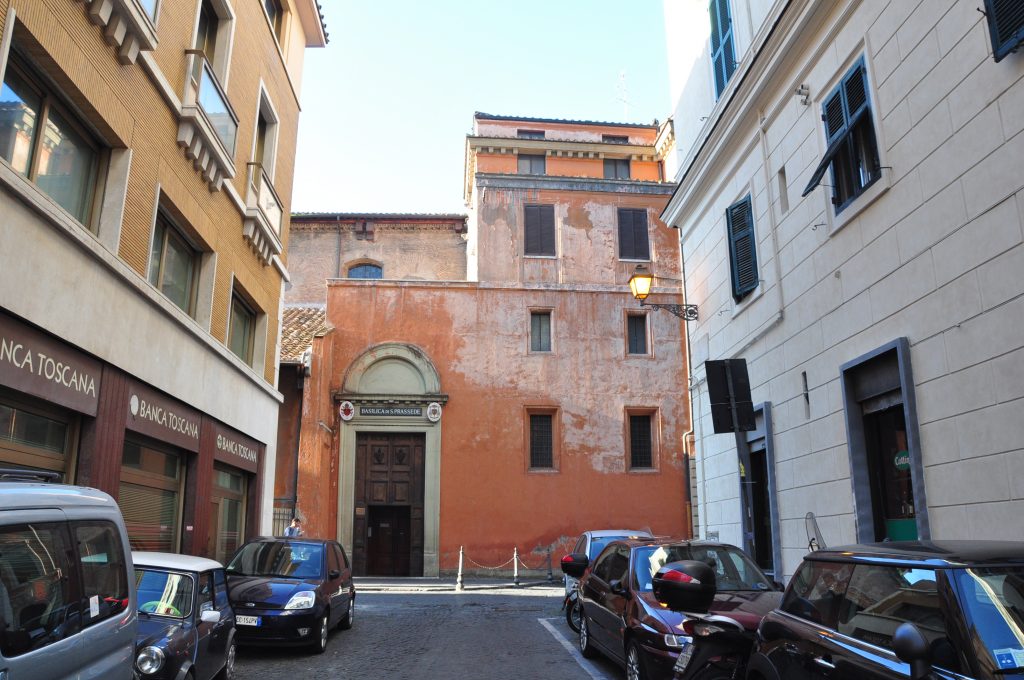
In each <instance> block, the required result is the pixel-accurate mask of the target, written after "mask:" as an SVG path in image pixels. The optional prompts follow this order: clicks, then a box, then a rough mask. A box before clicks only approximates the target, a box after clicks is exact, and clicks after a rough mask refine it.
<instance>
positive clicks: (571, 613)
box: [562, 529, 651, 633]
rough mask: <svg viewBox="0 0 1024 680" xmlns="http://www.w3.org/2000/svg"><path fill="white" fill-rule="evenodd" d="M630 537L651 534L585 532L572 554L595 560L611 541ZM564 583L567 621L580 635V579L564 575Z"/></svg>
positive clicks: (641, 536)
mask: <svg viewBox="0 0 1024 680" xmlns="http://www.w3.org/2000/svg"><path fill="white" fill-rule="evenodd" d="M630 537H634V538H651V534H650V532H648V531H644V530H641V529H636V530H634V529H603V530H600V531H584V532H583V533H582V534H580V537H579V538H578V539H576V545H575V546H574V547H573V549H572V552H573V553H574V554H584V555H586V556H587V557H588V558H590V559H591V560H593V559H594V558H595V557H597V556H598V554H600V552H601V551H602V550H604V547H605V546H606V545H608V544H609V543H610V542H611V541H614V540H616V539H619V538H630ZM562 582H563V585H564V586H565V599H564V600H563V601H562V609H564V610H565V620H566V622H567V623H568V624H569V627H570V628H572V629H573V632H576V633H578V632H580V608H579V606H578V605H579V599H578V597H577V595H576V584H577V583H579V579H577V578H575V577H572V576H569V574H563V575H562Z"/></svg>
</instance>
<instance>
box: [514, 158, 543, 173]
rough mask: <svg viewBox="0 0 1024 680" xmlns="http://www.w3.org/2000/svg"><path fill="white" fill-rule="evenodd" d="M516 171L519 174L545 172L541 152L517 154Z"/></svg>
mask: <svg viewBox="0 0 1024 680" xmlns="http://www.w3.org/2000/svg"><path fill="white" fill-rule="evenodd" d="M518 171H519V174H520V175H543V174H546V172H547V171H546V169H545V157H544V155H542V154H525V153H521V154H519V166H518Z"/></svg>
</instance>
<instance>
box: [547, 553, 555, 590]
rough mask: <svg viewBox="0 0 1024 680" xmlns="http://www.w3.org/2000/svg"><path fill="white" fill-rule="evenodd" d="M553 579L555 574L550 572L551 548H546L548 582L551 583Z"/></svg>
mask: <svg viewBox="0 0 1024 680" xmlns="http://www.w3.org/2000/svg"><path fill="white" fill-rule="evenodd" d="M554 580H555V576H554V574H552V573H551V548H548V583H553V582H554Z"/></svg>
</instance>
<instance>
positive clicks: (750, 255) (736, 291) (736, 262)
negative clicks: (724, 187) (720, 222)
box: [725, 195, 758, 302]
mask: <svg viewBox="0 0 1024 680" xmlns="http://www.w3.org/2000/svg"><path fill="white" fill-rule="evenodd" d="M725 218H726V226H727V229H728V231H729V265H730V267H731V269H732V296H733V297H734V298H735V299H736V301H737V302H738V301H739V300H742V299H743V298H744V297H746V296H747V294H748V293H750V291H752V290H754V289H755V288H757V283H758V274H757V238H756V236H755V235H754V216H753V212H752V210H751V205H750V196H749V195H748V196H747V197H746V198H744V199H743V200H741V201H737V202H736V203H733V204H732V205H730V206H729V208H728V210H726V211H725Z"/></svg>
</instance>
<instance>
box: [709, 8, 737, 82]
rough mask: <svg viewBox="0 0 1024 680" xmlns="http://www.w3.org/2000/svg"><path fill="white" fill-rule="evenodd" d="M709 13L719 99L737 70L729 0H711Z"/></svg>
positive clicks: (713, 64) (713, 62) (713, 66)
mask: <svg viewBox="0 0 1024 680" xmlns="http://www.w3.org/2000/svg"><path fill="white" fill-rule="evenodd" d="M708 14H710V15H711V66H712V68H713V69H714V71H715V77H714V80H715V99H718V98H719V97H721V96H722V92H724V91H725V86H726V85H728V84H729V79H730V78H732V74H733V72H734V71H735V70H736V50H735V46H734V45H733V38H734V36H733V32H732V16H731V15H730V14H729V0H711V3H710V4H709V5H708Z"/></svg>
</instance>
